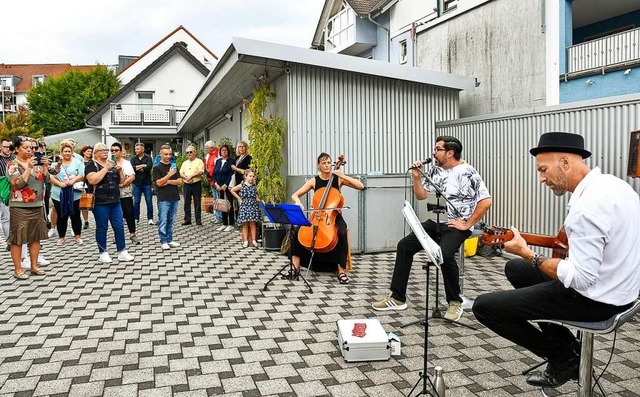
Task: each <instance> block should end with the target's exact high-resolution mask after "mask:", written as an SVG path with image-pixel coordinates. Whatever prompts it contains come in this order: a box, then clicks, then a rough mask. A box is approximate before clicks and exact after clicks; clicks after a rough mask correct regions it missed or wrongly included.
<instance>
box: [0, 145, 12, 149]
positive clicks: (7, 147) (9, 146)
mask: <svg viewBox="0 0 640 397" xmlns="http://www.w3.org/2000/svg"><path fill="white" fill-rule="evenodd" d="M2 147H3V148H5V149H11V145H2Z"/></svg>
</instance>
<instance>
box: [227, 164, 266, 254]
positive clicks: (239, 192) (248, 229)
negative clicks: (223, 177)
mask: <svg viewBox="0 0 640 397" xmlns="http://www.w3.org/2000/svg"><path fill="white" fill-rule="evenodd" d="M255 182H256V173H255V172H254V171H253V170H252V169H247V170H245V171H244V181H242V184H240V185H237V186H234V187H233V189H231V194H232V195H233V197H235V198H236V200H238V204H239V205H240V208H239V209H238V220H237V223H238V224H242V246H243V247H244V248H247V247H248V246H249V238H251V244H252V245H253V246H254V247H256V248H257V247H258V243H257V242H256V237H257V235H258V234H257V229H256V222H259V221H260V220H261V219H262V212H260V206H259V205H258V191H257V189H256V185H255Z"/></svg>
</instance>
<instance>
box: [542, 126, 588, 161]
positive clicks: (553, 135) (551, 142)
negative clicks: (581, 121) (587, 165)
mask: <svg viewBox="0 0 640 397" xmlns="http://www.w3.org/2000/svg"><path fill="white" fill-rule="evenodd" d="M545 152H560V153H575V154H579V155H580V156H582V158H583V159H586V158H588V157H591V152H590V151H588V150H586V149H585V148H584V138H583V137H582V135H578V134H571V133H568V132H546V133H544V134H542V135H541V136H540V140H539V141H538V146H537V147H534V148H533V149H531V150H529V153H531V155H532V156H536V155H537V154H538V153H545Z"/></svg>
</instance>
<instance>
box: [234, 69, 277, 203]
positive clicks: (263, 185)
mask: <svg viewBox="0 0 640 397" xmlns="http://www.w3.org/2000/svg"><path fill="white" fill-rule="evenodd" d="M266 81H268V79H265V80H263V82H261V83H259V85H258V86H257V87H256V89H255V90H254V91H253V93H252V99H251V101H249V102H245V104H244V106H245V108H246V110H247V113H246V114H247V126H246V129H247V131H248V133H249V141H250V143H251V144H250V147H251V157H252V159H253V160H252V161H251V168H253V169H254V170H255V171H256V176H257V178H258V185H257V189H258V195H259V196H260V199H261V200H264V201H266V202H270V203H282V202H284V201H285V196H286V194H287V187H286V182H285V180H284V178H283V177H282V175H281V174H280V170H281V169H282V165H283V162H284V160H283V157H282V149H283V147H284V134H285V131H286V122H285V120H284V117H282V116H273V115H269V116H268V117H267V116H265V113H266V110H267V108H268V106H269V105H270V104H271V103H273V100H274V99H275V96H276V94H275V92H273V91H272V90H271V87H270V86H269V83H268V82H266Z"/></svg>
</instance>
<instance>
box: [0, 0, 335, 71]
mask: <svg viewBox="0 0 640 397" xmlns="http://www.w3.org/2000/svg"><path fill="white" fill-rule="evenodd" d="M323 4H324V0H297V1H295V0H294V1H291V0H289V1H284V0H110V1H107V2H98V1H93V0H90V1H87V0H57V1H51V0H18V1H11V2H6V4H3V6H2V11H3V14H4V15H11V16H12V17H11V18H7V19H5V21H4V23H3V31H4V32H5V37H7V36H6V32H11V33H10V34H9V35H8V38H9V40H8V41H5V44H6V43H7V42H8V43H10V44H9V45H5V46H4V48H3V50H2V54H1V55H0V62H4V63H54V62H61V63H62V62H70V63H72V64H93V63H95V62H96V61H98V62H101V63H107V64H111V63H116V62H117V57H118V55H139V54H141V53H142V52H144V51H146V50H147V49H148V48H149V47H151V46H152V45H153V44H155V43H156V42H157V41H158V40H160V39H161V38H163V37H164V36H165V35H167V34H168V33H169V32H171V31H172V30H173V29H175V28H176V27H178V26H179V25H183V26H184V27H185V28H187V29H188V30H189V31H190V32H191V33H193V34H194V35H195V36H196V37H197V38H198V39H200V41H202V42H203V43H204V44H205V45H206V46H207V47H209V49H210V50H212V51H213V52H214V53H215V54H216V55H218V56H221V55H222V54H223V53H224V51H225V50H226V49H227V47H228V46H229V44H230V43H231V38H232V37H234V36H237V37H247V38H254V39H260V40H267V41H274V42H277V43H283V44H289V45H295V46H299V47H308V46H309V45H310V44H311V40H312V38H313V34H314V32H315V27H316V24H317V22H318V18H319V17H320V12H321V10H322V6H323Z"/></svg>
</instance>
